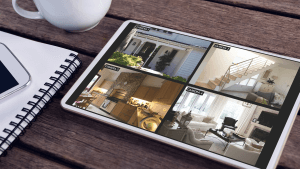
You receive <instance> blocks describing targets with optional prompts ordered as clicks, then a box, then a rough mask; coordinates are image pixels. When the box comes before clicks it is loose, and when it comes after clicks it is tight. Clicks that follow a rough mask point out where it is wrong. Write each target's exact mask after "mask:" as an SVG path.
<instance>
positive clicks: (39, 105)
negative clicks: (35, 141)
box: [0, 53, 82, 157]
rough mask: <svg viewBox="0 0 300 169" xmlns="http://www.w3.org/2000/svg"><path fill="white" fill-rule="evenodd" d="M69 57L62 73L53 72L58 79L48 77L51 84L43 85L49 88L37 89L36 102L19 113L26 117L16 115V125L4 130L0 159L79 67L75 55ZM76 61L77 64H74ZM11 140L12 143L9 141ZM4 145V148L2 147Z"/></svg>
mask: <svg viewBox="0 0 300 169" xmlns="http://www.w3.org/2000/svg"><path fill="white" fill-rule="evenodd" d="M70 56H72V57H74V59H73V60H70V59H66V60H65V62H67V63H69V65H68V66H66V65H61V66H60V68H62V69H63V71H62V72H61V71H55V74H58V75H59V76H58V77H53V76H51V77H50V80H52V81H53V82H52V83H48V82H46V83H45V84H44V85H45V86H47V87H49V88H48V89H47V90H45V89H42V88H41V89H39V92H41V94H42V95H34V96H33V98H35V99H37V101H36V102H33V101H29V102H28V103H27V104H28V105H30V106H32V107H31V108H30V109H28V108H23V109H22V110H21V111H23V112H26V115H20V114H18V115H17V116H16V118H17V119H19V120H20V121H19V122H18V123H16V122H14V121H11V122H10V123H9V125H11V126H13V127H14V128H13V129H12V130H10V129H7V128H6V129H4V130H3V132H4V133H7V134H8V135H7V136H6V137H5V138H4V137H0V154H1V155H0V157H3V156H5V155H6V154H7V151H6V150H7V149H11V147H12V144H13V143H14V142H15V140H18V139H19V136H22V135H24V133H25V129H28V128H30V126H31V124H32V122H34V121H35V120H36V118H37V115H38V114H40V113H41V111H42V109H44V108H45V107H46V105H47V103H49V102H50V101H51V99H52V97H53V96H54V95H55V94H56V93H57V92H58V91H59V90H60V89H62V87H63V85H64V84H65V83H67V81H68V80H69V78H70V77H72V75H73V73H75V72H76V71H77V70H78V68H79V67H80V66H81V63H82V62H81V60H80V59H79V58H78V56H77V55H75V54H73V53H71V54H70ZM76 61H77V62H76ZM10 138H12V140H13V141H10V140H11V139H10ZM4 145H6V147H4Z"/></svg>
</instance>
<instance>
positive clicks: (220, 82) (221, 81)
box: [219, 66, 230, 86]
mask: <svg viewBox="0 0 300 169" xmlns="http://www.w3.org/2000/svg"><path fill="white" fill-rule="evenodd" d="M228 71H230V66H229V68H228V69H227V71H226V72H225V75H224V76H223V77H222V79H221V81H220V83H219V86H221V84H222V81H223V79H224V77H226V74H227V72H228ZM225 83H226V82H225Z"/></svg>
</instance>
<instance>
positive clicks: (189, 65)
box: [61, 20, 300, 168]
mask: <svg viewBox="0 0 300 169" xmlns="http://www.w3.org/2000/svg"><path fill="white" fill-rule="evenodd" d="M299 67H300V60H299V59H295V58H290V57H286V56H281V55H277V54H273V53H269V52H265V51H261V50H257V49H252V48H248V47H244V46H240V45H236V44H232V43H228V42H223V41H219V40H215V39H211V38H207V37H202V36H197V35H192V34H188V33H184V32H180V31H176V30H172V29H168V28H163V27H159V26H155V25H151V24H146V23H142V22H137V21H131V20H130V21H126V22H124V24H123V25H122V26H121V27H120V28H119V29H118V31H117V32H116V33H115V34H114V36H113V37H112V38H111V40H110V41H109V42H108V43H107V45H106V46H105V47H104V48H103V49H102V51H101V52H100V53H99V54H98V56H97V57H96V58H95V59H94V61H93V62H92V63H91V64H90V66H89V67H88V68H87V69H86V71H85V72H84V73H83V74H82V75H81V76H80V78H79V79H78V80H77V82H76V83H75V84H74V86H73V87H72V88H71V89H70V90H69V91H68V93H67V94H66V95H65V97H64V98H63V99H62V101H61V105H62V106H63V108H64V109H67V110H69V111H72V112H75V113H79V114H82V115H85V116H88V117H90V118H94V119H97V120H99V121H101V122H105V123H107V124H110V125H113V126H117V127H119V128H121V129H124V130H128V131H131V132H134V133H137V134H140V135H143V136H146V137H149V138H151V139H154V140H158V141H161V142H164V143H167V144H169V145H172V146H175V147H178V148H181V149H184V150H187V151H190V152H192V153H196V154H199V155H201V156H204V157H207V158H210V159H214V160H217V161H220V162H223V163H226V164H229V165H232V166H236V167H239V168H275V167H276V165H277V162H278V159H279V157H280V154H281V152H282V150H283V147H284V144H285V141H286V139H287V137H288V134H289V132H290V129H291V127H292V124H293V122H294V119H295V117H296V115H297V111H298V108H299V102H300V100H299V91H300V87H299V85H300V73H299Z"/></svg>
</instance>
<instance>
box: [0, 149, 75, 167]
mask: <svg viewBox="0 0 300 169" xmlns="http://www.w3.org/2000/svg"><path fill="white" fill-rule="evenodd" d="M0 168H3V169H23V168H39V169H58V168H59V169H67V168H69V167H67V166H65V165H63V164H59V163H56V162H54V161H53V160H49V159H46V158H43V157H41V156H40V155H37V154H35V153H31V152H29V151H26V150H22V149H20V148H18V147H14V148H13V149H12V150H11V151H9V153H8V155H7V156H6V157H5V158H1V161H0Z"/></svg>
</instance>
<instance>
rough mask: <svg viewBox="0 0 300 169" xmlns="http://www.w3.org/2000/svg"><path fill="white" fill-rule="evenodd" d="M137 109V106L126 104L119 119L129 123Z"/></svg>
mask: <svg viewBox="0 0 300 169" xmlns="http://www.w3.org/2000/svg"><path fill="white" fill-rule="evenodd" d="M135 111H136V107H134V106H131V105H128V104H126V105H125V106H124V108H123V109H122V111H121V112H120V114H119V116H118V117H119V118H118V119H119V120H120V121H123V122H125V123H127V122H128V121H129V119H130V118H131V116H132V115H133V114H134V112H135Z"/></svg>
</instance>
